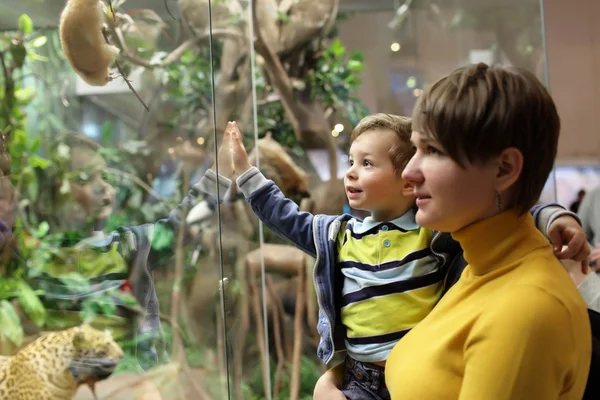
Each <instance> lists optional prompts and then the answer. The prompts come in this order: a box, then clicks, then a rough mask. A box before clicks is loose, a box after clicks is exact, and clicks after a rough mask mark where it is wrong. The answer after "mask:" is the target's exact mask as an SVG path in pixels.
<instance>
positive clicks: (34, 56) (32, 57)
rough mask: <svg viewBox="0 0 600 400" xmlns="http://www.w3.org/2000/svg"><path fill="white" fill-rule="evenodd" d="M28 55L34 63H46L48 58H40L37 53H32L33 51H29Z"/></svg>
mask: <svg viewBox="0 0 600 400" xmlns="http://www.w3.org/2000/svg"><path fill="white" fill-rule="evenodd" d="M27 54H28V55H29V57H30V58H31V59H32V60H34V61H41V62H48V57H46V56H41V55H39V54H37V53H34V52H33V51H30V52H28V53H27Z"/></svg>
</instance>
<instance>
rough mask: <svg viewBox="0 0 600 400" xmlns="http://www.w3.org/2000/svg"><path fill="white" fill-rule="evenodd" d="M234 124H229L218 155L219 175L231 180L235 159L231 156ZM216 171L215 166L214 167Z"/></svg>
mask: <svg viewBox="0 0 600 400" xmlns="http://www.w3.org/2000/svg"><path fill="white" fill-rule="evenodd" d="M232 130H233V122H228V123H227V127H225V132H224V133H223V141H222V142H221V146H220V147H219V152H218V153H217V162H218V165H219V174H221V175H223V176H225V177H227V178H229V177H231V176H232V175H233V158H232V156H231V131H232ZM212 169H213V170H215V165H213V167H212Z"/></svg>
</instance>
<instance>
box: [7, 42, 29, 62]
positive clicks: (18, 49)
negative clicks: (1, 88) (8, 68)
mask: <svg viewBox="0 0 600 400" xmlns="http://www.w3.org/2000/svg"><path fill="white" fill-rule="evenodd" d="M10 55H11V56H12V58H13V62H14V63H15V65H16V66H17V68H21V67H22V66H23V63H25V57H27V50H26V49H25V46H23V44H22V43H18V44H13V45H12V46H10Z"/></svg>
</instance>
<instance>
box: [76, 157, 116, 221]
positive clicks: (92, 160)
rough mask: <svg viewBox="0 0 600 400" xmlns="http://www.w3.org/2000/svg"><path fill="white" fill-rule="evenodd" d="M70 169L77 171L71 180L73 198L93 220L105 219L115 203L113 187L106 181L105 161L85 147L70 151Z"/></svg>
mask: <svg viewBox="0 0 600 400" xmlns="http://www.w3.org/2000/svg"><path fill="white" fill-rule="evenodd" d="M71 154H72V157H71V171H73V172H78V174H77V175H76V177H75V178H74V180H73V181H72V182H71V193H72V194H73V198H74V199H75V200H76V201H77V202H78V203H79V204H81V206H82V207H83V208H84V210H85V212H86V214H87V217H88V218H90V219H92V220H93V221H106V220H107V219H108V217H109V216H110V214H111V213H112V210H113V206H114V203H115V189H114V188H113V187H112V185H111V184H110V183H108V174H107V172H106V162H105V161H104V159H103V158H102V157H101V156H99V155H98V154H97V153H96V152H94V151H92V150H90V149H87V148H78V149H74V151H72V152H71Z"/></svg>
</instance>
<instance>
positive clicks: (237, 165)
mask: <svg viewBox="0 0 600 400" xmlns="http://www.w3.org/2000/svg"><path fill="white" fill-rule="evenodd" d="M231 154H232V157H233V169H234V171H235V173H236V175H241V174H243V173H244V172H246V171H247V170H249V169H250V168H251V167H252V165H250V161H249V160H248V154H247V153H246V148H245V147H244V142H243V140H242V133H241V132H240V128H238V126H237V124H236V123H235V122H233V123H232V129H231Z"/></svg>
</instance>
